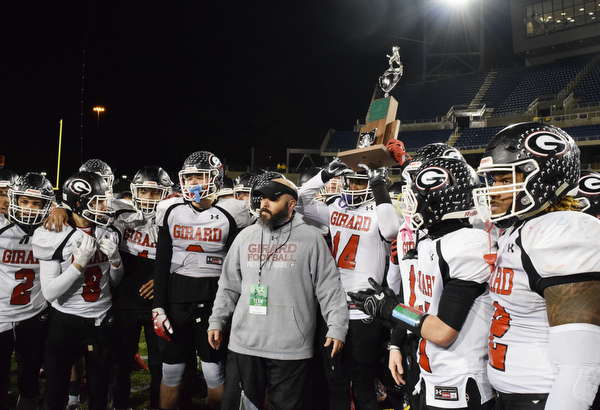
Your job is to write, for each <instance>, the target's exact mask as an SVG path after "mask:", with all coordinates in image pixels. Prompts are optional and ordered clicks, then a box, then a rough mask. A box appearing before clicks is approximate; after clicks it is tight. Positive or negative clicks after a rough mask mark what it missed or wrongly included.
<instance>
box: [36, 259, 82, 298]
mask: <svg viewBox="0 0 600 410" xmlns="http://www.w3.org/2000/svg"><path fill="white" fill-rule="evenodd" d="M61 270H62V269H61V266H60V262H59V261H57V260H49V261H44V260H40V284H41V286H42V294H43V295H44V298H46V300H47V301H48V302H54V301H55V300H56V299H58V298H59V297H60V296H62V295H63V294H64V293H65V292H66V291H67V290H68V289H69V288H70V287H71V285H73V283H74V282H75V281H76V280H77V279H78V278H79V277H80V276H81V273H82V272H79V270H78V269H77V268H76V267H75V266H73V264H71V265H69V267H68V268H67V269H66V270H65V271H64V272H61Z"/></svg>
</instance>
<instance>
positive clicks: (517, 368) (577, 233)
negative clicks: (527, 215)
mask: <svg viewBox="0 0 600 410" xmlns="http://www.w3.org/2000/svg"><path fill="white" fill-rule="evenodd" d="M599 249H600V221H598V220H597V219H596V218H594V217H592V216H590V215H587V214H584V213H582V212H551V213H547V214H544V215H541V216H538V217H536V218H533V219H531V220H528V221H526V222H525V223H523V224H522V225H521V226H519V227H518V228H517V229H514V228H510V229H508V230H507V231H506V232H504V234H503V235H502V236H501V237H500V239H499V240H498V258H497V261H496V269H495V272H494V274H493V275H492V277H491V279H490V284H489V289H490V295H491V297H492V301H493V306H494V312H493V316H492V317H491V326H490V329H489V332H490V334H489V366H488V374H489V378H490V381H491V383H492V385H493V386H494V388H495V389H496V390H498V391H500V392H504V393H548V392H549V391H550V389H551V387H552V384H553V382H554V379H555V377H556V374H557V372H558V369H557V367H556V365H555V364H554V361H553V359H552V355H551V353H550V348H549V345H548V341H549V324H548V315H547V313H546V302H545V299H544V298H543V297H542V296H541V295H540V294H539V293H538V291H539V290H540V289H539V287H538V288H536V285H537V286H540V285H541V286H543V283H544V280H546V279H548V278H554V281H557V282H555V283H569V282H570V281H571V280H570V278H569V277H570V276H572V275H578V274H586V273H595V274H597V273H598V272H600V253H599V251H598V250H599ZM525 267H527V269H526V268H525ZM536 272H537V274H536ZM528 273H529V274H528Z"/></svg>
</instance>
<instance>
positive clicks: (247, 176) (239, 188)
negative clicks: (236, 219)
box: [233, 171, 264, 203]
mask: <svg viewBox="0 0 600 410" xmlns="http://www.w3.org/2000/svg"><path fill="white" fill-rule="evenodd" d="M263 173H264V171H261V172H244V173H243V174H240V175H238V176H237V178H236V179H235V181H233V196H234V198H235V199H239V200H240V201H244V202H246V203H248V201H249V198H250V190H251V189H252V184H253V183H254V181H256V179H257V178H258V176H259V175H261V174H263ZM243 194H247V195H243Z"/></svg>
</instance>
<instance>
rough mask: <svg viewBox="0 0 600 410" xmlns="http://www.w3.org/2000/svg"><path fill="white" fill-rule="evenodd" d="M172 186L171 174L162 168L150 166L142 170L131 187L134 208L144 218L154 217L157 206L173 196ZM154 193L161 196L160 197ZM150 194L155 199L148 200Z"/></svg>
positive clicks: (136, 175)
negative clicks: (168, 196) (169, 196)
mask: <svg viewBox="0 0 600 410" xmlns="http://www.w3.org/2000/svg"><path fill="white" fill-rule="evenodd" d="M172 186H173V181H171V178H170V177H169V174H167V172H166V171H165V170H164V169H162V168H161V167H157V166H149V167H144V168H142V169H140V170H139V171H138V172H137V173H136V174H135V176H134V177H133V179H132V180H131V185H130V189H131V197H132V199H133V206H134V207H135V209H137V210H138V211H140V212H141V213H143V214H144V216H152V215H154V214H155V213H156V205H158V203H159V202H160V201H162V200H163V199H165V197H166V196H167V195H170V194H171V187H172ZM151 190H153V191H151ZM153 193H154V194H159V195H160V197H158V195H153ZM148 194H150V196H153V197H152V198H148V197H147V196H148Z"/></svg>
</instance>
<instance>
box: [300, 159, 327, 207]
mask: <svg viewBox="0 0 600 410" xmlns="http://www.w3.org/2000/svg"><path fill="white" fill-rule="evenodd" d="M320 171H321V168H317V167H311V168H306V169H304V170H302V172H301V173H300V175H299V176H298V183H297V184H296V186H297V187H298V188H301V187H302V185H304V184H305V183H306V182H308V181H310V180H311V179H312V178H313V177H314V176H315V175H317V174H318V173H319V172H320ZM324 188H325V187H323V188H321V189H320V190H319V192H318V193H317V195H316V196H315V199H316V200H317V201H319V202H323V200H324V199H325V197H324V196H323V190H324Z"/></svg>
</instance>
